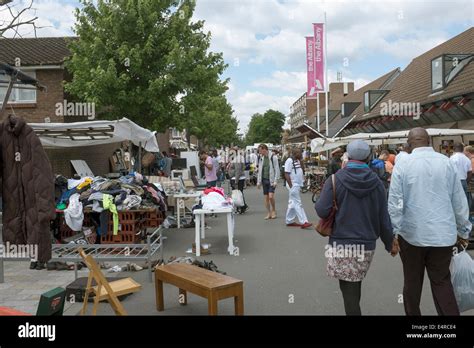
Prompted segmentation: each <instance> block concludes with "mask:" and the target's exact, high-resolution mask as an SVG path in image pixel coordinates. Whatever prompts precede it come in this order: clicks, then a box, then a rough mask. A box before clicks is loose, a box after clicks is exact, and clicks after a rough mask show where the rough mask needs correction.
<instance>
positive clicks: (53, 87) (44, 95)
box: [7, 69, 64, 123]
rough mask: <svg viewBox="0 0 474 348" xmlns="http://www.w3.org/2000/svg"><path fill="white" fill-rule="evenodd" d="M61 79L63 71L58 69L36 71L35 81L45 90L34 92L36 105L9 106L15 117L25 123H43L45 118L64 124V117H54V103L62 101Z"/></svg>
mask: <svg viewBox="0 0 474 348" xmlns="http://www.w3.org/2000/svg"><path fill="white" fill-rule="evenodd" d="M63 77H64V71H63V70H60V69H57V70H37V71H36V79H37V80H38V81H40V83H41V84H42V85H43V86H46V88H47V89H46V91H44V92H41V91H37V92H36V104H11V105H12V107H13V110H14V113H15V115H18V116H21V117H23V118H24V119H25V120H26V121H27V122H37V123H44V122H45V118H46V117H49V119H50V122H64V117H62V116H56V103H62V102H63V101H64V91H63ZM9 109H10V107H9ZM10 110H11V109H10ZM7 113H8V111H7ZM9 113H12V112H9Z"/></svg>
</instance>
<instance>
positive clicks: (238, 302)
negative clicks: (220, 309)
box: [234, 285, 244, 315]
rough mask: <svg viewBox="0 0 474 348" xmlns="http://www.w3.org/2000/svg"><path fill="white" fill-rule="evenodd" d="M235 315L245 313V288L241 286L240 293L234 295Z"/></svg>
mask: <svg viewBox="0 0 474 348" xmlns="http://www.w3.org/2000/svg"><path fill="white" fill-rule="evenodd" d="M234 306H235V315H244V290H243V285H241V286H240V289H239V295H238V296H235V297H234Z"/></svg>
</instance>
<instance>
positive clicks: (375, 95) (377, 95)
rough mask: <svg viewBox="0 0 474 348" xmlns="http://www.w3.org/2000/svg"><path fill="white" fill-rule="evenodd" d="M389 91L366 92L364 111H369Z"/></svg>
mask: <svg viewBox="0 0 474 348" xmlns="http://www.w3.org/2000/svg"><path fill="white" fill-rule="evenodd" d="M386 93H387V91H383V90H371V91H367V92H365V93H364V112H369V111H370V110H372V109H373V108H374V106H375V105H377V103H378V102H379V101H380V99H382V98H383V96H384V95H385V94H386Z"/></svg>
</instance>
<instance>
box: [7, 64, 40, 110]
mask: <svg viewBox="0 0 474 348" xmlns="http://www.w3.org/2000/svg"><path fill="white" fill-rule="evenodd" d="M23 72H24V73H25V74H26V75H28V76H31V77H33V78H36V72H34V71H23ZM0 80H1V81H10V76H8V75H6V74H0ZM22 87H23V88H25V87H26V88H31V89H23V88H22V89H19V88H13V89H12V93H11V94H10V99H9V100H8V102H9V103H17V104H20V103H36V89H34V87H33V86H28V85H27V86H22ZM7 89H8V85H7V84H5V83H3V84H0V104H2V103H3V101H4V100H5V96H6V94H7Z"/></svg>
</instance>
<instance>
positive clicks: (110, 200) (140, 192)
mask: <svg viewBox="0 0 474 348" xmlns="http://www.w3.org/2000/svg"><path fill="white" fill-rule="evenodd" d="M55 195H56V209H57V210H59V211H63V212H64V220H65V222H66V224H67V225H68V226H69V228H70V229H71V230H73V231H82V227H83V222H84V210H88V211H92V212H95V213H97V214H93V215H97V216H98V219H99V221H96V225H98V228H97V234H98V235H104V234H106V233H107V229H108V227H107V225H108V221H109V214H112V217H113V222H114V223H113V230H114V235H116V234H117V233H118V211H133V210H137V209H149V208H154V209H158V210H160V211H161V212H162V213H163V214H164V213H165V212H166V211H167V210H168V206H167V196H166V194H165V192H164V190H163V189H162V187H161V186H160V184H151V183H148V180H147V178H146V177H143V176H142V175H141V174H139V173H133V174H129V175H127V176H122V177H120V178H119V179H106V178H103V177H100V176H98V177H94V178H91V177H85V178H81V179H67V178H65V177H63V176H56V180H55Z"/></svg>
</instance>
